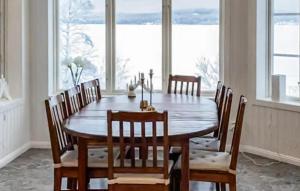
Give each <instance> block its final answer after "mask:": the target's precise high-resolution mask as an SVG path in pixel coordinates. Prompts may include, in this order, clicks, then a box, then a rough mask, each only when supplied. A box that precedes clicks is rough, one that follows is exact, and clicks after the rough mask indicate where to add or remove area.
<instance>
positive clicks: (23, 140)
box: [0, 0, 31, 167]
mask: <svg viewBox="0 0 300 191" xmlns="http://www.w3.org/2000/svg"><path fill="white" fill-rule="evenodd" d="M28 12H29V7H28V2H27V0H8V1H7V26H6V38H7V39H6V42H7V46H6V61H7V63H6V69H7V70H6V71H7V76H6V77H7V81H8V83H9V85H10V90H11V94H12V97H13V98H14V100H13V101H11V102H7V103H0V113H1V116H0V118H1V119H0V121H1V124H2V125H0V134H1V138H0V143H2V144H0V145H1V149H0V167H1V166H3V165H5V164H6V163H7V162H9V161H11V160H13V159H14V158H15V157H17V156H18V155H20V154H22V153H23V152H24V151H26V150H27V149H28V148H30V139H31V138H30V119H29V118H30V117H29V116H30V114H29V113H30V110H29V107H30V104H29V96H30V89H29V57H28V52H29V46H28V42H29V38H28V34H29V31H28V30H29V27H28Z"/></svg>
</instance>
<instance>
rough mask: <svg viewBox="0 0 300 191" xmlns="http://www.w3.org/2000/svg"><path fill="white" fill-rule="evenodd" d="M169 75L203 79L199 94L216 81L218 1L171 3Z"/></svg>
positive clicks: (183, 0) (217, 66)
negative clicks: (170, 68) (170, 71)
mask: <svg viewBox="0 0 300 191" xmlns="http://www.w3.org/2000/svg"><path fill="white" fill-rule="evenodd" d="M172 8H173V10H172V24H173V25H172V73H173V74H183V75H200V76H202V90H214V89H215V87H216V84H217V81H218V80H219V0H173V2H172Z"/></svg>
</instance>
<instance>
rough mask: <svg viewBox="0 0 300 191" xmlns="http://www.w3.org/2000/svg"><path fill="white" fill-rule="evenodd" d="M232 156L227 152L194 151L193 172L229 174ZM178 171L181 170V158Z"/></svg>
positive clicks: (191, 164) (192, 159) (191, 155)
mask: <svg viewBox="0 0 300 191" xmlns="http://www.w3.org/2000/svg"><path fill="white" fill-rule="evenodd" d="M230 161H231V155H230V154H229V153H226V152H212V151H202V150H197V151H195V150H193V149H191V151H190V169H191V170H216V171H226V172H229V171H230V169H229V166H230ZM175 168H176V169H180V168H181V158H180V159H179V160H178V162H177V164H176V166H175Z"/></svg>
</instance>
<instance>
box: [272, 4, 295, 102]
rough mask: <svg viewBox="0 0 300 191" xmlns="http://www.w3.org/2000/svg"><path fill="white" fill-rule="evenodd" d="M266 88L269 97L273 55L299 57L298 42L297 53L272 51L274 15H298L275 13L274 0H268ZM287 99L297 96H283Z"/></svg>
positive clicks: (291, 99) (292, 99)
mask: <svg viewBox="0 0 300 191" xmlns="http://www.w3.org/2000/svg"><path fill="white" fill-rule="evenodd" d="M267 12H268V54H269V55H268V74H267V75H268V81H267V84H268V90H267V97H271V95H272V94H271V91H272V88H271V87H272V75H273V74H274V67H273V65H274V59H273V58H274V57H276V56H277V57H285V58H295V57H299V58H300V44H299V53H298V54H295V55H294V54H285V53H276V52H274V21H273V18H274V16H299V17H300V12H299V13H289V12H284V13H275V12H274V0H268V11H267ZM299 38H300V32H299ZM299 82H300V62H299ZM285 99H286V100H287V101H292V102H294V101H299V97H295V96H286V98H285Z"/></svg>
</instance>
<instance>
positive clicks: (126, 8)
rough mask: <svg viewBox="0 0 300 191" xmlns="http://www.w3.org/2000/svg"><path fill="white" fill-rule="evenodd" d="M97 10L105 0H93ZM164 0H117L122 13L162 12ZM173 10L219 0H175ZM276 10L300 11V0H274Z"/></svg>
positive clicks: (211, 6) (210, 4) (205, 5)
mask: <svg viewBox="0 0 300 191" xmlns="http://www.w3.org/2000/svg"><path fill="white" fill-rule="evenodd" d="M92 1H93V3H94V5H95V9H96V10H97V12H103V10H104V3H105V0H100V1H99V0H92ZM161 1H162V0H116V6H117V11H118V12H122V13H143V12H148V13H151V12H160V11H161V7H162V5H161ZM172 3H173V10H178V9H194V8H207V9H217V8H218V6H219V0H173V1H172ZM274 7H275V11H276V12H300V0H274Z"/></svg>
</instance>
